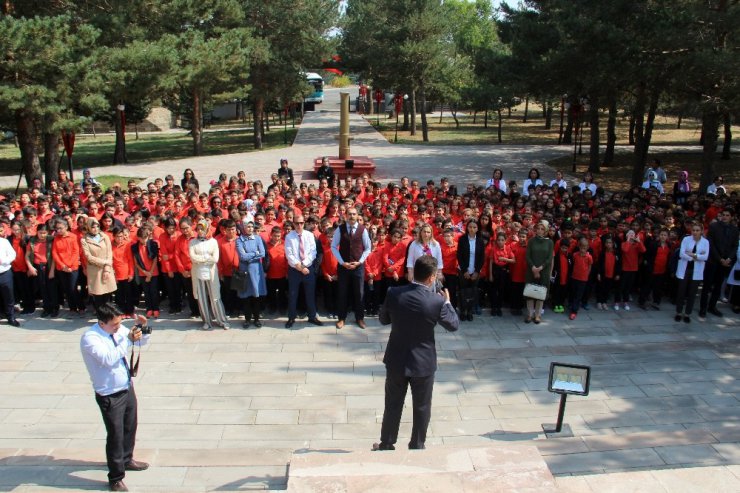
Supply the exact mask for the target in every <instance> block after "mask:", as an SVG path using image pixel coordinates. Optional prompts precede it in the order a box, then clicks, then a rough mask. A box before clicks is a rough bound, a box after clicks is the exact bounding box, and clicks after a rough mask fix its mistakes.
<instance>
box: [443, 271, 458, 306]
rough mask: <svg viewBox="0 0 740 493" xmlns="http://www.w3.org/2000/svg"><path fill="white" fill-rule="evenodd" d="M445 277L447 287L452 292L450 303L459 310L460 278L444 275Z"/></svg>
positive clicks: (455, 275) (454, 275)
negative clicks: (458, 292)
mask: <svg viewBox="0 0 740 493" xmlns="http://www.w3.org/2000/svg"><path fill="white" fill-rule="evenodd" d="M443 275H444V277H445V287H446V288H447V291H449V292H450V303H452V306H453V307H455V308H457V305H458V302H457V290H458V287H459V286H460V277H459V276H458V275H457V274H443Z"/></svg>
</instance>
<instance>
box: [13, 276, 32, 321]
mask: <svg viewBox="0 0 740 493" xmlns="http://www.w3.org/2000/svg"><path fill="white" fill-rule="evenodd" d="M13 288H14V289H15V298H17V299H18V301H20V302H21V310H23V311H24V312H27V313H30V312H33V311H34V309H35V308H36V302H35V300H34V298H33V288H32V283H31V278H30V277H28V273H26V272H13Z"/></svg>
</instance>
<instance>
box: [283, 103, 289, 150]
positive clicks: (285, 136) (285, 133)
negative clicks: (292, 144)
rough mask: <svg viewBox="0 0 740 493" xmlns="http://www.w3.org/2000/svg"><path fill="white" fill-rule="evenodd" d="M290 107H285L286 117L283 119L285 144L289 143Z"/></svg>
mask: <svg viewBox="0 0 740 493" xmlns="http://www.w3.org/2000/svg"><path fill="white" fill-rule="evenodd" d="M288 106H289V105H287V104H286V105H285V110H284V111H285V117H284V118H283V144H287V143H288Z"/></svg>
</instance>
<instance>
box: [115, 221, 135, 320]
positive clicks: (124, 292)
mask: <svg viewBox="0 0 740 493" xmlns="http://www.w3.org/2000/svg"><path fill="white" fill-rule="evenodd" d="M111 233H112V234H113V244H112V249H113V273H114V275H115V276H116V285H117V289H116V293H115V298H116V305H117V306H118V308H119V309H120V310H121V311H122V312H123V313H124V314H125V316H126V317H127V318H133V317H134V300H133V290H132V287H133V286H132V283H133V281H134V256H133V253H132V251H131V243H130V242H129V239H128V238H127V236H126V231H124V230H123V229H121V228H120V227H118V226H114V227H113V229H112V230H111Z"/></svg>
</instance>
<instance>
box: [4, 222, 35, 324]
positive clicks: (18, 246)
mask: <svg viewBox="0 0 740 493" xmlns="http://www.w3.org/2000/svg"><path fill="white" fill-rule="evenodd" d="M26 224H27V221H17V220H13V221H12V222H11V224H10V232H11V236H10V238H9V240H10V246H12V247H13V250H15V260H13V262H12V263H11V264H10V269H11V270H12V271H13V286H14V288H15V293H16V296H15V299H16V301H19V302H20V304H21V315H28V314H30V313H33V312H34V311H35V310H36V301H35V299H34V297H33V290H32V284H31V280H30V278H29V277H28V265H27V264H26V244H27V243H28V235H27V234H26V233H27V232H26Z"/></svg>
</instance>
